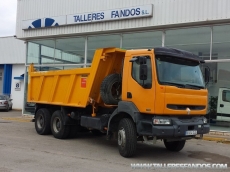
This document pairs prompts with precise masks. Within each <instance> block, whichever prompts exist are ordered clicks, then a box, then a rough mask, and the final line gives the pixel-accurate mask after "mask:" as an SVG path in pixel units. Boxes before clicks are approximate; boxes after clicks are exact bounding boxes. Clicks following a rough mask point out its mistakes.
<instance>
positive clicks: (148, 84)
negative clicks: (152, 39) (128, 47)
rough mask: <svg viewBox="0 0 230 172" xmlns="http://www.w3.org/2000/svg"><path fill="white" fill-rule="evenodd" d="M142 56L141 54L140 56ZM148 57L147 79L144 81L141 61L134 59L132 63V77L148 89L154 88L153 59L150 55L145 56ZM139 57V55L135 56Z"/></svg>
mask: <svg viewBox="0 0 230 172" xmlns="http://www.w3.org/2000/svg"><path fill="white" fill-rule="evenodd" d="M139 57H140V56H139ZM143 57H145V58H146V64H147V80H145V81H142V80H140V76H139V75H140V64H139V61H138V60H137V61H134V62H133V63H132V78H133V79H134V80H135V81H136V82H137V83H138V84H139V85H141V86H142V87H144V88H146V89H150V88H152V64H151V59H150V57H149V56H143ZM133 58H138V57H133Z"/></svg>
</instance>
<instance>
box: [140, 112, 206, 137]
mask: <svg viewBox="0 0 230 172" xmlns="http://www.w3.org/2000/svg"><path fill="white" fill-rule="evenodd" d="M154 118H164V119H170V120H171V125H154V124H153V122H152V121H153V119H154ZM203 119H204V117H203V116H194V117H187V116H186V117H172V116H168V117H166V116H155V117H153V118H148V119H146V118H145V119H144V120H140V121H139V122H138V124H137V133H138V134H139V135H143V136H154V137H155V136H156V137H157V138H158V139H161V138H162V139H164V138H181V137H194V136H195V134H194V135H187V134H186V132H187V131H196V132H197V133H196V134H206V133H208V132H209V131H210V126H209V124H204V122H203Z"/></svg>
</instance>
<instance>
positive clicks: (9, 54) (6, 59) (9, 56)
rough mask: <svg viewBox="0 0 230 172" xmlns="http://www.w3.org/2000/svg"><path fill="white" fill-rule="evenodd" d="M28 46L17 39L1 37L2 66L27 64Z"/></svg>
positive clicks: (0, 59) (0, 61)
mask: <svg viewBox="0 0 230 172" xmlns="http://www.w3.org/2000/svg"><path fill="white" fill-rule="evenodd" d="M25 51H26V44H25V43H24V41H22V40H19V39H16V38H15V37H13V36H12V37H0V52H1V55H0V64H17V63H25V58H26V52H25Z"/></svg>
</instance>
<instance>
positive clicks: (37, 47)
mask: <svg viewBox="0 0 230 172" xmlns="http://www.w3.org/2000/svg"><path fill="white" fill-rule="evenodd" d="M54 47H55V42H54V40H34V41H31V42H29V43H28V49H27V64H31V63H34V64H50V63H54Z"/></svg>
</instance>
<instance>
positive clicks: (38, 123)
mask: <svg viewBox="0 0 230 172" xmlns="http://www.w3.org/2000/svg"><path fill="white" fill-rule="evenodd" d="M37 126H38V128H39V129H42V128H43V126H44V118H43V116H42V115H39V116H38V120H37Z"/></svg>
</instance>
